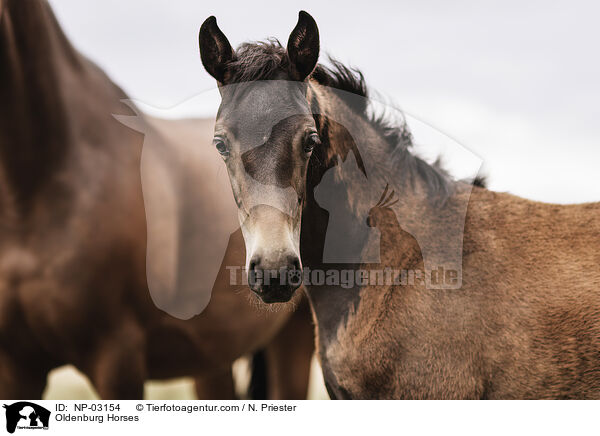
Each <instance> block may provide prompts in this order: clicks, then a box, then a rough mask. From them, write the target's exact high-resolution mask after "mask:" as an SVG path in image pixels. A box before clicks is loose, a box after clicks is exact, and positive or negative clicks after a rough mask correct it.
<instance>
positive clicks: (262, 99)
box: [220, 80, 309, 129]
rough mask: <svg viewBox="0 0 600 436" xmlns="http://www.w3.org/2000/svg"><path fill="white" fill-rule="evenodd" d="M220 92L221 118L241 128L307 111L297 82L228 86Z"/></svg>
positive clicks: (269, 125) (265, 124)
mask: <svg viewBox="0 0 600 436" xmlns="http://www.w3.org/2000/svg"><path fill="white" fill-rule="evenodd" d="M229 86H231V87H233V88H230V89H228V92H226V93H224V98H223V102H222V103H221V108H220V113H221V118H222V119H223V120H224V121H225V122H227V123H228V124H232V125H235V126H237V127H242V126H246V125H252V124H253V125H259V126H263V128H265V129H266V128H269V129H270V128H272V127H273V126H275V125H277V124H278V123H279V122H280V121H281V120H284V119H286V118H289V117H292V116H294V115H300V114H302V115H306V114H308V113H309V108H308V103H307V101H306V98H305V96H304V94H303V93H302V89H301V85H300V84H299V83H297V82H287V81H282V80H276V81H262V82H250V83H243V84H237V85H229Z"/></svg>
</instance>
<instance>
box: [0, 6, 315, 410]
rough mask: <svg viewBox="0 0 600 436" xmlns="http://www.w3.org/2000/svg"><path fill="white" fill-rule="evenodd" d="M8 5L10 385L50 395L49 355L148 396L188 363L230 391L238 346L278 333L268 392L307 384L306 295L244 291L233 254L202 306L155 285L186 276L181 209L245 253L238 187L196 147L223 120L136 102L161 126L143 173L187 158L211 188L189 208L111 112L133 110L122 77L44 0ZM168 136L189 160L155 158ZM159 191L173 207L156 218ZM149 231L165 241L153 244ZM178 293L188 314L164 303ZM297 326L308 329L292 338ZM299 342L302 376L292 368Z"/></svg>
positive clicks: (0, 34) (203, 379)
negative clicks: (158, 111) (283, 304)
mask: <svg viewBox="0 0 600 436" xmlns="http://www.w3.org/2000/svg"><path fill="white" fill-rule="evenodd" d="M0 7H1V11H0V14H1V15H0V89H1V91H2V101H1V102H0V397H2V398H12V399H16V398H36V397H37V398H39V397H40V395H41V394H42V390H43V389H44V386H45V384H46V374H47V373H48V371H49V370H51V369H52V368H54V367H56V366H59V365H63V364H67V363H71V364H73V365H75V366H76V367H77V368H79V369H80V370H81V371H82V372H83V373H84V374H86V375H87V376H88V377H89V378H90V379H91V381H92V383H93V385H94V386H95V387H96V389H97V391H98V393H99V394H100V396H101V397H102V398H105V399H125V398H141V397H142V393H143V383H144V380H146V379H148V378H160V379H162V378H172V377H181V376H195V377H197V391H198V396H199V397H201V398H233V397H234V392H233V382H232V378H231V377H232V376H231V364H232V362H233V361H234V360H235V359H237V358H238V357H240V356H242V355H244V354H247V353H252V352H254V351H256V350H258V349H261V348H266V349H267V353H266V354H267V360H268V362H267V363H268V364H269V363H271V364H272V369H273V370H272V371H271V372H270V373H269V374H268V376H269V381H270V382H271V387H270V395H271V396H272V397H277V398H305V396H306V389H307V383H308V370H309V366H310V359H311V355H312V348H313V339H312V331H311V330H312V326H311V323H310V321H309V316H310V314H308V310H307V309H306V310H304V309H302V303H299V310H298V311H297V312H294V313H292V311H291V310H281V311H278V312H275V311H269V312H268V313H266V312H265V311H264V310H260V309H259V308H257V307H256V305H255V304H251V302H249V301H247V300H246V299H244V298H242V297H240V294H241V295H244V294H245V293H247V292H249V291H247V290H246V288H243V287H241V286H240V285H237V286H235V285H234V284H232V283H231V281H230V279H229V272H228V271H226V270H225V269H224V268H222V269H220V270H219V269H218V268H217V271H218V274H216V279H215V275H213V276H211V277H208V276H207V277H205V278H204V280H203V281H202V282H199V283H197V291H198V292H199V293H203V295H210V292H211V290H212V299H211V302H210V304H208V306H207V307H206V309H205V310H204V311H203V312H202V313H201V314H199V315H197V316H194V317H192V316H193V315H196V314H198V313H199V312H200V310H194V308H193V307H192V308H190V307H187V308H186V309H185V310H183V309H181V307H179V306H183V305H184V303H186V302H188V301H191V303H192V304H193V303H194V301H193V300H189V298H188V297H189V296H187V295H184V297H185V298H179V299H178V298H177V297H178V296H177V295H172V294H169V295H167V296H164V295H162V294H161V293H160V292H162V289H159V290H158V291H157V292H158V294H156V293H155V294H153V295H152V298H153V299H154V300H155V301H156V302H158V304H161V307H160V308H157V307H156V305H155V304H154V301H153V300H152V299H151V295H150V293H149V289H148V283H147V282H148V281H149V280H147V277H152V278H155V279H156V278H159V279H160V278H161V277H163V276H169V277H175V278H178V274H174V273H173V270H175V271H176V270H177V267H178V264H179V260H178V257H177V250H178V249H181V247H179V248H178V244H183V243H184V242H185V241H184V242H181V241H180V240H179V239H177V238H173V237H172V235H178V234H179V233H178V232H179V231H180V230H181V228H182V226H183V224H181V223H182V222H185V221H189V220H191V219H192V218H193V219H198V220H200V221H198V222H199V223H200V224H202V223H212V224H213V225H212V226H211V227H210V234H208V236H206V238H205V239H204V240H203V241H201V242H202V243H203V247H202V248H203V249H204V250H206V247H211V248H214V247H216V246H223V248H224V249H223V251H221V252H217V251H212V252H211V253H210V256H211V257H213V258H215V259H216V261H217V262H221V259H222V256H223V254H225V260H224V261H223V264H226V265H240V264H241V263H242V262H243V258H244V251H243V250H244V247H243V241H242V236H241V233H240V232H239V231H237V232H233V234H232V229H231V228H229V227H227V225H226V221H227V220H225V219H223V218H222V217H223V216H232V217H234V220H235V206H234V203H233V201H231V199H230V197H227V196H223V195H222V192H225V193H227V192H228V191H229V187H228V185H227V183H226V184H225V186H224V187H222V188H223V189H220V190H219V189H217V188H218V186H220V185H218V180H217V179H216V178H215V177H214V176H215V172H216V171H213V170H212V168H211V167H214V162H213V164H212V165H211V163H210V162H211V159H212V160H214V159H215V158H214V157H213V158H211V156H210V153H208V152H205V151H203V150H206V147H198V144H201V143H202V142H203V141H206V142H207V143H208V142H209V141H210V138H211V131H212V127H213V126H212V122H209V121H199V122H197V123H194V126H193V127H190V126H192V123H191V122H189V121H175V122H167V121H161V120H152V121H151V120H148V119H147V118H145V117H143V116H141V117H138V118H137V120H136V122H137V123H138V124H141V125H143V126H144V130H145V131H146V132H148V134H150V133H151V135H152V137H153V138H154V140H155V142H156V144H155V145H156V147H155V148H154V149H150V150H148V151H144V153H146V154H147V156H146V158H145V159H146V164H147V165H146V167H145V169H144V171H146V173H145V175H148V174H152V175H154V176H155V178H156V179H157V180H160V182H161V183H160V186H159V185H158V184H157V185H156V186H157V187H159V188H165V187H166V186H168V184H169V183H171V184H172V185H173V186H175V185H176V184H175V182H173V180H175V174H177V175H178V176H181V175H182V174H183V175H185V176H186V177H187V180H194V182H195V185H194V186H195V188H196V189H198V190H199V192H197V194H198V195H199V197H198V198H196V199H194V203H193V204H185V203H182V204H179V205H178V207H177V208H174V207H171V204H172V203H173V201H174V200H173V198H171V197H172V195H173V191H167V190H166V189H163V190H162V191H161V190H153V185H152V184H149V185H145V186H144V197H143V194H142V183H141V180H140V166H141V164H142V161H143V160H144V157H143V156H142V143H143V137H142V135H140V134H139V133H137V132H134V131H133V130H131V129H129V128H128V127H126V126H124V125H123V124H121V123H120V122H118V121H117V120H115V119H114V118H113V114H125V115H132V113H131V112H130V111H129V110H128V109H127V107H126V106H124V105H123V104H122V103H121V100H122V99H125V98H126V96H125V95H124V93H123V92H122V91H121V90H120V89H119V88H118V87H117V86H116V85H114V84H113V83H112V82H111V81H110V79H109V78H108V77H106V75H105V74H104V73H103V72H102V71H101V70H99V69H98V67H96V66H95V65H94V64H92V63H91V62H89V61H88V60H86V59H85V58H83V57H82V56H81V55H80V54H79V53H77V52H76V51H75V50H74V49H73V48H72V46H71V45H70V44H69V42H68V41H67V40H66V38H65V36H64V34H63V33H62V31H61V29H60V27H59V26H58V23H57V22H56V21H55V18H54V16H53V14H52V12H51V10H50V7H49V6H48V4H47V3H46V2H45V1H38V0H2V1H1V2H0ZM160 147H162V150H163V152H167V151H168V152H169V153H171V154H173V153H178V154H180V155H182V154H185V155H186V157H187V158H186V165H185V166H180V167H167V166H166V164H164V165H163V164H161V162H160V159H157V158H156V155H155V156H154V158H153V153H158V152H159V151H160ZM142 175H144V174H142ZM151 200H152V201H161V202H162V210H164V211H166V212H165V214H164V215H163V216H161V217H160V218H164V217H167V218H170V219H168V220H165V221H160V220H158V221H157V220H156V219H155V220H153V221H152V220H148V221H147V216H146V212H148V211H146V210H145V207H144V201H151ZM179 200H181V199H179ZM191 209H193V210H194V214H193V215H190V210H191ZM234 229H235V228H234ZM150 232H154V234H153V237H154V239H152V240H153V241H162V246H161V247H160V248H161V249H162V252H161V256H154V257H152V258H148V259H147V256H146V254H147V240H148V239H149V236H150V235H149V233H150ZM157 234H158V236H156V235H157ZM200 234H201V235H203V234H202V233H200ZM163 235H164V237H162V236H163ZM179 236H181V235H179ZM186 237H189V238H190V239H191V236H189V235H187V236H186ZM173 247H175V248H173ZM225 248H226V250H225ZM160 261H162V263H161V262H160ZM203 266H204V265H199V266H198V270H200V271H202V268H203ZM217 267H219V265H218V264H217ZM203 286H207V288H202V289H200V288H201V287H203ZM190 289H191V288H190ZM164 291H165V292H168V291H172V288H167V289H165V290H164ZM176 303H178V304H179V306H177V304H176ZM161 309H163V310H161ZM179 309H181V310H182V311H183V313H185V317H186V318H191V319H189V320H183V319H180V318H181V317H179V318H176V317H173V316H171V315H169V314H168V313H165V311H167V310H168V311H169V312H177V313H182V312H179ZM290 332H293V333H294V338H295V339H297V340H298V341H299V349H293V350H292V351H291V352H290V349H289V345H290V339H289V336H290ZM298 334H299V336H298ZM291 356H293V358H294V359H295V361H296V365H297V368H298V369H299V371H300V375H299V376H298V377H291V375H292V374H287V373H285V372H284V371H283V370H282V368H283V367H287V366H288V359H289V358H290V357H291Z"/></svg>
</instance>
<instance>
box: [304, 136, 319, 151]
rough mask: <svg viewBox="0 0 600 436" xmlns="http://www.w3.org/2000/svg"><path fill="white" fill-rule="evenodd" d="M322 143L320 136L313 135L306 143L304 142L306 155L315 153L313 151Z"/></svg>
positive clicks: (308, 137) (307, 138)
mask: <svg viewBox="0 0 600 436" xmlns="http://www.w3.org/2000/svg"><path fill="white" fill-rule="evenodd" d="M320 143H321V140H320V139H319V135H317V134H316V133H311V134H310V135H308V136H307V137H306V141H305V142H304V153H306V154H308V153H310V152H312V151H313V149H314V148H315V147H316V146H317V145H319V144H320Z"/></svg>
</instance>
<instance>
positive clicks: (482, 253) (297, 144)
mask: <svg viewBox="0 0 600 436" xmlns="http://www.w3.org/2000/svg"><path fill="white" fill-rule="evenodd" d="M200 49H201V52H202V60H203V63H204V66H205V68H206V69H207V71H208V72H209V73H210V74H211V75H213V77H215V78H216V79H217V81H218V83H219V86H220V87H221V95H222V97H223V100H222V103H221V108H220V111H219V115H218V116H217V127H216V128H215V144H216V146H217V149H218V151H219V153H221V154H222V155H223V159H224V161H225V163H226V166H227V169H228V172H229V176H230V179H231V184H232V186H233V187H234V195H235V196H236V201H237V203H238V207H239V209H240V217H243V218H244V219H243V220H241V223H242V228H244V227H245V226H246V233H247V234H248V235H249V239H250V241H252V249H253V250H255V252H256V253H259V254H260V258H261V259H263V258H264V257H265V256H268V257H269V259H270V263H271V264H272V265H277V262H279V264H280V265H281V268H282V269H283V270H285V269H289V266H288V264H287V263H286V262H287V260H286V258H285V257H282V256H279V257H277V253H280V252H281V251H282V249H281V248H280V247H281V242H280V241H274V242H272V241H269V240H268V239H266V238H262V237H261V236H260V235H259V236H256V235H255V234H253V232H255V233H260V232H262V231H263V230H262V229H261V219H262V220H263V221H265V220H268V224H266V226H268V227H270V228H276V226H280V227H283V226H285V225H288V224H287V222H289V221H290V220H291V219H293V218H294V215H293V214H294V213H295V210H294V209H293V208H290V207H287V208H286V204H289V203H290V202H291V201H292V200H293V199H289V198H286V197H285V196H286V195H287V194H286V193H287V192H288V191H289V192H292V191H291V190H290V189H289V187H293V188H294V189H293V191H294V192H295V193H296V195H297V196H298V202H299V203H301V204H302V205H303V208H302V212H301V213H302V218H301V238H300V243H299V250H300V257H301V265H302V268H303V269H305V270H312V271H315V270H316V271H319V270H320V271H325V272H331V271H333V272H336V271H337V272H342V271H344V270H346V271H347V270H351V271H353V272H359V271H365V272H366V273H369V272H376V271H377V270H382V269H383V268H393V269H397V270H399V271H406V272H411V273H412V274H413V279H412V280H408V281H406V282H391V283H389V284H388V283H386V282H381V283H380V282H378V281H374V282H371V281H370V280H369V281H367V282H362V283H360V284H356V285H355V286H352V287H350V288H348V287H344V286H341V285H340V283H325V284H314V283H313V284H311V283H305V285H306V287H307V293H308V296H309V299H310V302H311V307H312V310H313V315H314V317H315V320H316V323H317V331H318V351H319V356H320V359H321V364H322V368H323V373H324V378H325V381H326V384H327V387H328V391H329V393H330V395H331V396H332V397H333V398H413V399H417V398H420V399H421V398H423V399H424V398H428V399H446V398H454V399H461V398H462V399H467V398H495V399H498V398H600V290H599V289H600V269H599V267H598V265H599V264H600V219H599V218H600V203H594V204H583V205H571V206H559V205H550V204H542V203H536V202H532V201H528V200H524V199H520V198H517V197H515V196H512V195H509V194H501V193H495V192H491V191H488V190H486V189H484V188H480V187H477V186H472V185H471V184H469V183H465V182H459V181H454V180H451V179H450V178H449V177H448V176H447V174H445V173H444V172H443V171H442V170H440V169H439V168H438V167H437V166H432V165H429V164H427V163H425V162H424V161H423V160H421V159H419V158H417V157H415V156H414V155H413V154H412V153H411V152H410V149H409V146H410V134H408V132H407V130H406V129H405V128H403V127H399V128H391V127H390V126H389V125H388V124H386V123H384V122H382V121H381V119H377V118H374V117H373V116H372V115H370V110H371V109H370V108H369V105H368V104H367V100H366V98H367V92H366V86H365V84H364V82H363V80H362V76H359V75H356V74H355V73H354V72H352V71H351V70H349V69H347V68H345V67H343V66H342V65H340V64H336V63H334V66H333V68H332V69H328V68H325V67H323V66H321V65H317V63H316V62H317V57H318V53H319V36H318V30H317V27H316V23H315V22H314V20H313V19H312V17H310V16H309V15H308V14H307V13H305V12H301V13H300V16H299V20H298V24H297V26H296V28H295V29H294V30H293V31H292V34H291V35H290V38H289V41H288V45H287V50H286V49H284V48H283V47H281V45H280V44H279V43H277V42H273V41H270V42H267V43H260V44H244V45H242V46H241V48H239V49H238V50H237V51H235V52H234V51H233V50H232V49H231V47H230V45H229V43H228V42H227V39H226V38H225V36H224V34H223V33H222V32H221V31H220V29H219V28H218V27H217V25H216V20H215V19H214V17H211V18H209V19H207V20H206V21H205V23H204V24H203V26H202V28H201V30H200ZM284 80H285V81H287V82H286V85H283V84H282V81H284ZM269 81H271V83H272V84H269ZM281 102H284V103H281ZM231 108H235V110H233V111H231ZM274 112H275V113H274ZM257 114H261V115H260V116H258V115H257ZM263 114H264V115H263ZM309 116H312V117H313V118H314V122H313V123H311V122H310V120H309V119H308V117H309ZM282 120H283V121H282ZM298 120H300V121H298ZM261 123H262V124H263V125H264V126H263V125H261ZM315 129H316V130H317V131H318V134H319V138H320V141H314V140H312V139H307V138H310V136H311V135H312V132H313V131H314V130H315ZM254 132H258V133H255V136H252V134H253V133H254ZM265 132H266V134H264V133H265ZM244 135H246V136H244ZM240 138H243V140H240ZM248 143H250V144H252V143H253V144H257V145H256V146H255V148H254V149H248V147H247V145H246V144H248ZM258 154H260V155H261V158H262V159H261V160H260V162H258V161H257V159H255V156H256V155H258ZM349 156H353V158H350V157H349ZM249 161H250V162H251V165H249V164H248V162H249ZM261 165H262V166H261ZM348 165H350V166H355V167H357V168H358V169H357V170H356V171H348V170H347V168H346V167H347V166H348ZM286 168H288V169H289V168H293V169H294V173H291V172H290V171H286V170H285V169H286ZM301 170H302V171H301ZM256 180H260V181H261V182H262V184H263V185H264V186H267V187H265V188H263V189H262V190H261V189H257V188H256V187H255V186H256V185H257V184H256V182H255V181H256ZM247 184H250V185H249V186H246V185H247ZM323 184H325V185H327V186H325V188H321V187H322V186H323ZM274 186H278V187H280V190H279V191H275V192H278V194H279V196H280V197H281V198H282V199H284V200H286V201H287V203H286V202H285V201H283V200H282V201H280V202H279V203H278V204H275V205H274V206H273V200H272V198H273V196H272V195H270V196H266V195H265V194H264V193H265V192H272V191H274ZM386 186H390V187H391V188H390V189H393V190H394V191H395V192H396V193H397V200H398V201H395V200H393V199H390V200H389V201H387V199H386V198H384V197H385V195H386V194H387V188H386V189H385V191H386V192H385V193H384V196H381V198H382V201H383V203H377V198H379V196H380V194H381V191H382V190H384V187H386ZM283 188H285V189H286V190H284V189H283ZM321 189H325V192H328V193H329V194H327V195H325V198H323V195H319V190H321ZM375 192H377V194H375ZM332 193H334V194H332ZM290 196H291V194H290ZM331 197H334V198H331ZM324 200H334V201H335V202H336V204H337V209H331V208H330V209H326V208H325V206H322V204H324V203H323V201H324ZM265 205H269V207H270V209H274V208H278V209H279V210H280V211H283V212H284V213H283V214H281V213H280V214H279V215H281V216H285V213H287V214H288V215H290V214H291V215H290V216H291V218H289V217H286V218H285V219H286V220H287V221H284V219H283V218H277V214H271V216H269V217H267V218H259V217H265V216H266V215H265V214H264V213H263V214H262V215H260V214H259V212H262V211H263V210H265ZM373 206H375V207H373ZM365 207H366V210H368V211H369V213H368V217H367V216H366V215H365V214H364V213H363V212H362V211H364V210H365ZM286 211H287V212H286ZM253 214H256V215H253ZM340 214H346V215H347V217H350V218H347V220H346V221H345V222H344V221H342V224H345V223H346V222H347V223H350V224H352V223H355V222H356V223H358V226H355V227H351V226H350V225H348V226H345V227H343V234H342V238H340V240H338V242H339V241H341V242H345V240H348V239H350V238H351V239H354V240H357V241H358V243H359V246H360V248H361V253H363V254H365V253H370V252H371V251H372V249H373V248H377V249H378V252H379V262H373V261H371V260H368V261H367V260H363V259H367V258H368V257H367V256H363V257H359V258H358V259H357V260H355V261H353V262H347V263H344V264H335V263H332V262H328V261H327V260H325V259H324V258H325V253H326V251H327V249H328V238H327V236H328V232H335V231H337V230H338V228H340V224H339V221H338V222H337V223H334V222H333V218H334V217H339V216H340ZM354 218H357V219H356V220H354ZM277 219H279V222H276V221H277ZM365 221H366V223H367V224H368V225H369V226H371V227H376V228H377V229H378V230H379V233H380V235H381V236H380V238H379V239H378V240H373V239H369V238H366V237H363V236H364V234H362V233H360V232H358V231H353V229H358V230H360V226H361V225H362V223H364V222H365ZM246 222H249V223H250V224H246ZM263 225H265V224H263ZM295 231H296V229H292V230H291V231H289V233H290V234H294V232H295ZM246 233H245V234H244V237H246ZM361 238H362V239H361ZM247 239H248V238H247ZM256 241H259V242H260V243H262V244H263V245H262V246H260V245H258V244H257V243H256ZM286 241H287V239H286ZM246 243H247V244H248V240H247V241H246ZM286 243H287V244H288V245H287V246H286V247H288V248H286V250H288V252H289V253H294V251H295V250H297V247H295V246H294V245H292V244H289V243H288V242H286ZM376 244H377V245H376ZM273 247H275V248H273ZM456 253H458V256H457V258H458V259H456V258H454V257H452V256H453V255H455V254H456ZM334 254H345V253H334ZM436 256H437V257H436ZM432 260H433V262H432ZM436 262H438V263H439V262H441V263H440V265H445V262H449V264H451V265H452V266H453V267H454V268H455V269H454V270H449V272H450V273H452V274H450V275H449V276H448V277H449V278H450V281H449V284H450V285H451V286H448V287H447V288H439V287H435V286H431V283H427V282H426V281H423V280H419V279H418V277H420V276H421V275H423V273H427V272H428V270H431V264H432V263H433V264H435V263H436ZM250 264H251V265H252V262H250ZM332 277H335V275H332ZM338 277H339V275H338ZM296 286H297V285H296V284H293V283H288V285H287V287H286V286H282V285H277V286H274V285H273V284H272V282H267V281H264V280H262V281H257V283H256V286H254V287H253V288H252V289H253V291H254V292H255V293H256V294H257V295H258V296H259V297H260V298H261V299H263V300H264V301H285V300H286V299H287V298H289V295H291V292H293V290H294V289H295V287H296Z"/></svg>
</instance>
